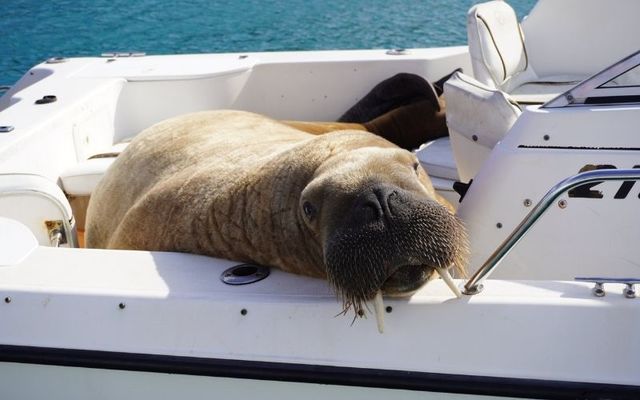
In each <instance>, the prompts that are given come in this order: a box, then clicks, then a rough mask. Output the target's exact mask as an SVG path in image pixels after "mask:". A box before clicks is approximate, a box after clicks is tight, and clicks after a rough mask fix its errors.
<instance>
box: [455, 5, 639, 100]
mask: <svg viewBox="0 0 640 400" xmlns="http://www.w3.org/2000/svg"><path fill="white" fill-rule="evenodd" d="M576 10H579V17H578V18H576V16H577V14H576V12H577V11H576ZM603 10H604V9H603V3H602V1H599V0H563V1H561V2H559V1H557V0H539V1H538V2H537V3H536V5H535V6H534V7H533V9H532V10H531V12H530V13H529V15H528V16H527V18H525V19H524V20H523V21H522V24H519V23H518V19H517V16H516V14H515V12H514V10H513V9H512V8H511V7H510V6H509V5H508V4H507V3H506V2H504V1H488V2H485V3H480V4H476V5H474V6H473V7H471V9H470V10H469V12H468V14H467V36H468V44H469V54H470V56H471V66H472V69H473V75H474V77H475V78H476V79H477V80H478V81H480V82H481V83H483V84H485V85H487V86H490V87H493V88H497V89H500V90H502V91H503V92H506V93H508V94H509V95H510V96H511V97H512V98H513V99H514V100H516V101H518V102H519V103H521V104H541V103H544V102H546V101H548V100H551V99H552V98H554V97H556V96H557V95H559V94H561V93H563V92H565V91H566V90H568V89H570V88H571V87H573V86H574V85H575V84H577V83H578V82H580V81H582V80H584V79H586V78H588V77H589V76H591V75H593V74H595V73H596V72H598V71H600V70H601V69H603V68H605V67H607V66H608V65H610V64H612V63H614V62H615V61H617V60H619V59H621V58H622V57H625V56H627V55H629V54H632V53H633V52H635V51H636V50H637V40H636V38H637V36H638V34H640V25H639V24H637V21H636V19H637V15H638V12H640V2H638V1H637V0H619V1H616V2H615V6H611V7H607V8H606V11H603ZM603 12H605V13H606V18H603V17H602V16H603ZM602 32H608V33H611V34H607V35H603V34H602ZM611 35H615V40H611V37H612V36H611ZM550 44H551V45H550Z"/></svg>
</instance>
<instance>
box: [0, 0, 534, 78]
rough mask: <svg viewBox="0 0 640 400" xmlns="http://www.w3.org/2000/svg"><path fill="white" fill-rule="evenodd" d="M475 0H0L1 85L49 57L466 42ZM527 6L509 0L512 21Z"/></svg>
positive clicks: (525, 1) (528, 2)
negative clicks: (467, 28)
mask: <svg viewBox="0 0 640 400" xmlns="http://www.w3.org/2000/svg"><path fill="white" fill-rule="evenodd" d="M478 2H479V1H477V0H475V1H474V0H282V1H278V0H227V1H222V0H192V1H182V2H180V1H169V0H84V1H80V0H0V16H2V17H1V21H2V22H0V26H1V27H2V29H1V30H0V85H2V84H4V85H7V84H12V83H13V82H15V81H16V80H18V79H19V78H20V76H22V74H24V73H25V72H26V71H27V70H28V69H29V68H30V67H32V66H33V65H35V64H37V63H39V62H41V61H43V60H45V59H47V58H49V57H52V56H65V57H72V56H86V55H89V56H96V55H100V54H101V53H103V52H107V51H132V50H135V51H144V52H146V53H147V54H172V53H217V52H229V51H274V50H316V49H356V48H391V47H406V48H410V47H432V46H448V45H460V44H465V43H466V27H465V23H466V12H467V10H468V9H469V7H470V6H471V5H472V4H475V3H478ZM534 3H535V0H510V1H509V4H511V5H512V6H513V7H514V9H515V10H516V12H517V14H518V16H519V18H522V16H524V15H526V14H527V13H528V12H529V10H530V9H531V7H532V6H533V4H534Z"/></svg>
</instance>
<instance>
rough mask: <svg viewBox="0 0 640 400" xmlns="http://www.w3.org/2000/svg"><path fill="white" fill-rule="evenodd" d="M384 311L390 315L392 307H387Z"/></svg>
mask: <svg viewBox="0 0 640 400" xmlns="http://www.w3.org/2000/svg"><path fill="white" fill-rule="evenodd" d="M385 310H386V311H387V313H389V314H391V311H393V307H391V306H387V308H385Z"/></svg>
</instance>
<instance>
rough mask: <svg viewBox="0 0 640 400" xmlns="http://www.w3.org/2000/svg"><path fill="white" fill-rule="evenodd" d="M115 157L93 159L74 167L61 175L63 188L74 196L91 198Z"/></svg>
mask: <svg viewBox="0 0 640 400" xmlns="http://www.w3.org/2000/svg"><path fill="white" fill-rule="evenodd" d="M115 159H116V158H115V157H105V158H93V159H89V160H86V161H83V162H81V163H78V164H76V165H74V166H73V167H71V168H69V169H67V170H66V171H64V172H63V173H62V174H60V180H61V181H62V187H63V189H64V191H65V192H67V193H68V194H70V195H72V196H89V195H91V193H92V192H93V190H94V189H95V187H96V186H97V185H98V182H100V179H102V176H103V175H104V173H105V171H106V170H107V168H109V166H110V165H111V164H112V163H113V162H114V161H115Z"/></svg>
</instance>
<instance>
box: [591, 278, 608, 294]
mask: <svg viewBox="0 0 640 400" xmlns="http://www.w3.org/2000/svg"><path fill="white" fill-rule="evenodd" d="M592 291H593V295H594V296H596V297H603V296H604V295H605V294H606V293H605V291H604V284H603V283H602V282H596V286H595V287H594V288H593V290H592Z"/></svg>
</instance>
